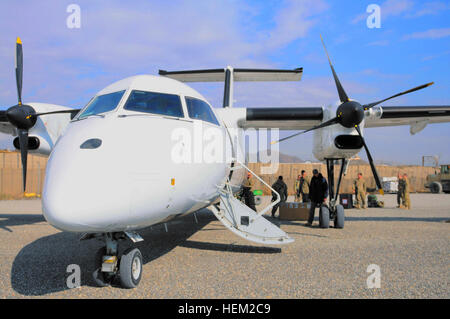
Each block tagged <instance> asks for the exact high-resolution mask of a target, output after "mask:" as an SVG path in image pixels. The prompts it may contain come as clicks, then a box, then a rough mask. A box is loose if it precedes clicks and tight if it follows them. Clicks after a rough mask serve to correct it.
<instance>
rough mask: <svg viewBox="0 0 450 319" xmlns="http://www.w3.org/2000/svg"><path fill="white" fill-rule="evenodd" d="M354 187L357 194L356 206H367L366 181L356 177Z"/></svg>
mask: <svg viewBox="0 0 450 319" xmlns="http://www.w3.org/2000/svg"><path fill="white" fill-rule="evenodd" d="M353 188H354V191H355V195H356V205H355V207H356V208H361V207H360V206H362V208H366V183H364V180H363V179H362V178H361V179H359V178H357V179H355V181H354V182H353Z"/></svg>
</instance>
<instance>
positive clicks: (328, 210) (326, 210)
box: [319, 158, 348, 228]
mask: <svg viewBox="0 0 450 319" xmlns="http://www.w3.org/2000/svg"><path fill="white" fill-rule="evenodd" d="M335 161H336V159H330V158H327V159H326V162H327V175H328V197H329V199H330V200H329V204H328V206H327V205H325V204H324V205H322V206H321V207H320V211H319V226H320V227H321V228H328V227H329V226H330V220H332V221H333V222H334V228H344V222H345V213H344V207H343V206H342V205H339V204H337V203H338V196H339V187H340V186H341V181H342V175H344V171H345V168H346V166H347V164H348V161H347V160H346V159H345V158H341V159H340V161H341V169H340V171H339V178H338V183H337V187H336V193H335V192H334V162H335Z"/></svg>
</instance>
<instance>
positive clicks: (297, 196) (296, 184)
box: [294, 171, 304, 202]
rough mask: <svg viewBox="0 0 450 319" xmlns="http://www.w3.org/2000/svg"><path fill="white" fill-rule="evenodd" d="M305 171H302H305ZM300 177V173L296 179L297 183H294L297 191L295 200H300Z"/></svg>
mask: <svg viewBox="0 0 450 319" xmlns="http://www.w3.org/2000/svg"><path fill="white" fill-rule="evenodd" d="M303 172H304V171H302V173H303ZM300 179H301V176H300V175H298V176H297V179H296V180H295V184H294V191H295V201H296V202H299V201H300Z"/></svg>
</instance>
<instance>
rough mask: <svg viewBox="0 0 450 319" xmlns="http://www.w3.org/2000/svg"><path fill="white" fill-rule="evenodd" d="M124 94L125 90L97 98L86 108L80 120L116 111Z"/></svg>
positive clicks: (79, 117)
mask: <svg viewBox="0 0 450 319" xmlns="http://www.w3.org/2000/svg"><path fill="white" fill-rule="evenodd" d="M124 93H125V90H124V91H118V92H113V93H108V94H104V95H98V96H96V97H95V98H94V99H92V100H91V102H89V104H88V105H87V106H86V107H85V108H84V110H83V112H82V113H81V114H80V116H78V119H83V118H85V117H88V116H91V115H95V114H101V113H105V112H109V111H112V110H114V109H115V108H116V107H117V105H118V104H119V102H120V100H121V99H122V96H123V94H124Z"/></svg>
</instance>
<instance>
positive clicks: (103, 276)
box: [83, 232, 143, 288]
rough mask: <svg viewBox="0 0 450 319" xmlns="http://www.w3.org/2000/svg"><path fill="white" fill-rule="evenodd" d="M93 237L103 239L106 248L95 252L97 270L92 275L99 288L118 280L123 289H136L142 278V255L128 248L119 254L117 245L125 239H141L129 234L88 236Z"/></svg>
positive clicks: (136, 250) (134, 240)
mask: <svg viewBox="0 0 450 319" xmlns="http://www.w3.org/2000/svg"><path fill="white" fill-rule="evenodd" d="M93 237H103V239H104V240H105V243H106V246H105V247H102V248H100V250H99V251H98V252H97V256H96V262H97V264H98V268H97V269H96V270H95V271H94V272H93V274H92V276H93V279H94V281H95V283H96V284H97V285H98V286H100V287H106V286H109V285H111V284H112V283H113V282H114V281H116V280H117V279H118V280H119V282H120V285H121V286H122V287H123V288H136V287H137V286H138V285H139V282H140V281H141V277H142V265H143V259H142V254H141V252H140V250H139V249H137V248H129V249H127V250H125V251H124V252H123V253H122V254H119V249H118V244H119V241H121V240H125V239H126V238H127V237H128V238H130V239H131V240H132V241H133V242H139V241H142V240H143V239H142V237H140V236H139V235H138V234H137V233H131V232H116V233H105V234H101V235H92V236H90V238H93ZM83 239H88V238H83Z"/></svg>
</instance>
